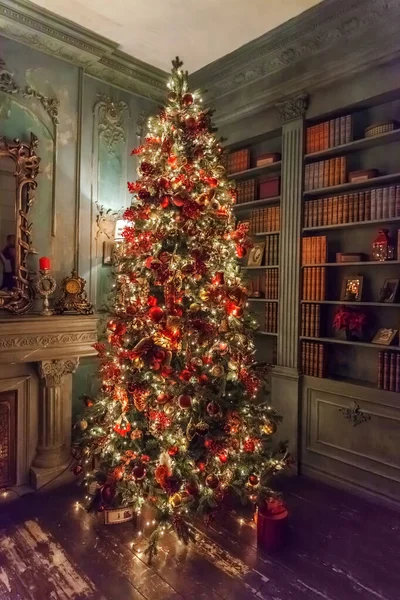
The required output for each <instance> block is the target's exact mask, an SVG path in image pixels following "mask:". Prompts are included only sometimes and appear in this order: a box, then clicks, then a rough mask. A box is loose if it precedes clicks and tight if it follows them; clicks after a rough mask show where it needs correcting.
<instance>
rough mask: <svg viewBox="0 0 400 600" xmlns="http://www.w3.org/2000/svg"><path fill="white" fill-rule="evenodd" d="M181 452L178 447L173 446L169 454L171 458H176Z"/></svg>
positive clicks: (169, 449)
mask: <svg viewBox="0 0 400 600" xmlns="http://www.w3.org/2000/svg"><path fill="white" fill-rule="evenodd" d="M178 452H179V448H178V446H171V448H168V454H169V455H170V456H176V455H177V454H178Z"/></svg>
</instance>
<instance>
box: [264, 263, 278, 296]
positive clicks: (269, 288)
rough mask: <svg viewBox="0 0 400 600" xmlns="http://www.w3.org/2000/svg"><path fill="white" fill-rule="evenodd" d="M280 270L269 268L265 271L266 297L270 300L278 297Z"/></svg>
mask: <svg viewBox="0 0 400 600" xmlns="http://www.w3.org/2000/svg"><path fill="white" fill-rule="evenodd" d="M278 289H279V270H278V269H268V270H267V271H266V272H265V297H266V298H267V299H268V300H277V299H278Z"/></svg>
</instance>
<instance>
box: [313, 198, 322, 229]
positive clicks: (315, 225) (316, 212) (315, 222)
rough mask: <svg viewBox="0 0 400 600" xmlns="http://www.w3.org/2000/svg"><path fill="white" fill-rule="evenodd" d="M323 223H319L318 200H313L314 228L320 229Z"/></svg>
mask: <svg viewBox="0 0 400 600" xmlns="http://www.w3.org/2000/svg"><path fill="white" fill-rule="evenodd" d="M319 225H321V223H319V222H318V200H313V227H318V226H319Z"/></svg>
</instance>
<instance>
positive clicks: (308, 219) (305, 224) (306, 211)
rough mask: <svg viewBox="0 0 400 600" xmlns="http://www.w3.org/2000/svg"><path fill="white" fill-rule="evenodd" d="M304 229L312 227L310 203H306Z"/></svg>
mask: <svg viewBox="0 0 400 600" xmlns="http://www.w3.org/2000/svg"><path fill="white" fill-rule="evenodd" d="M304 227H311V225H310V203H309V202H305V203H304Z"/></svg>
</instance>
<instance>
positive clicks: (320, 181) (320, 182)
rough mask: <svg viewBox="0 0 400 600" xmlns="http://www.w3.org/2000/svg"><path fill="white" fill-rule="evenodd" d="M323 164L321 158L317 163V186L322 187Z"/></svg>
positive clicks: (323, 182) (323, 184)
mask: <svg viewBox="0 0 400 600" xmlns="http://www.w3.org/2000/svg"><path fill="white" fill-rule="evenodd" d="M324 165H325V162H324V161H323V160H321V161H320V162H319V163H318V183H317V188H323V187H325V181H324Z"/></svg>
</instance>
